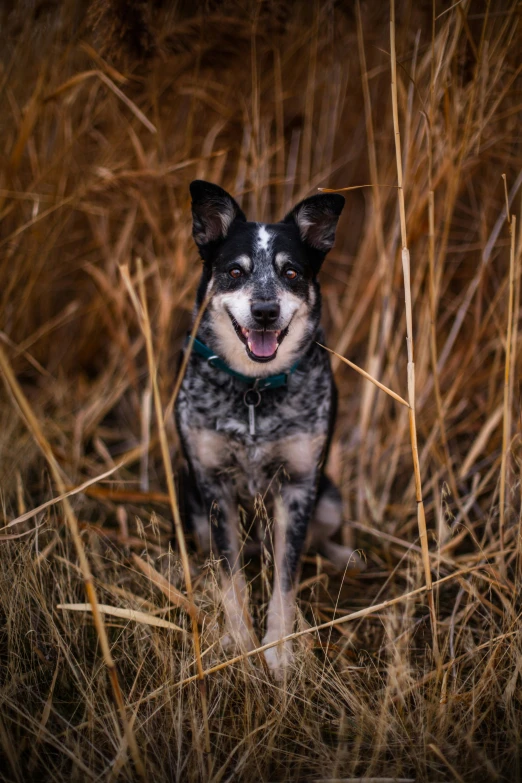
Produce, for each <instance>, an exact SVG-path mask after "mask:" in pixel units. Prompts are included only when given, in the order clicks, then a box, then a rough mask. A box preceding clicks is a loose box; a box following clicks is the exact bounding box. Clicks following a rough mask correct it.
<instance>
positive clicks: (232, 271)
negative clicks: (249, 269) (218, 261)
mask: <svg viewBox="0 0 522 783" xmlns="http://www.w3.org/2000/svg"><path fill="white" fill-rule="evenodd" d="M228 274H229V275H230V277H233V278H234V280H237V279H238V277H241V275H242V274H243V270H242V269H240V268H239V267H238V266H233V267H232V269H229V270H228Z"/></svg>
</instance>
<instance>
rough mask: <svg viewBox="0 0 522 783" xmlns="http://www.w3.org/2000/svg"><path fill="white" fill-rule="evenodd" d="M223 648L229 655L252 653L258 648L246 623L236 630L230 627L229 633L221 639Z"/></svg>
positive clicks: (236, 627)
mask: <svg viewBox="0 0 522 783" xmlns="http://www.w3.org/2000/svg"><path fill="white" fill-rule="evenodd" d="M221 646H222V647H223V649H224V650H225V651H226V652H228V653H233V652H238V651H239V652H250V650H255V647H256V645H255V640H254V638H253V635H252V633H251V632H250V631H249V629H248V628H247V627H246V625H245V624H244V623H242V624H241V625H239V626H235V627H234V628H231V627H230V625H229V626H228V631H227V633H226V634H225V635H224V636H223V638H222V639H221Z"/></svg>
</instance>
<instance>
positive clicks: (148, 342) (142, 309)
mask: <svg viewBox="0 0 522 783" xmlns="http://www.w3.org/2000/svg"><path fill="white" fill-rule="evenodd" d="M137 266H138V288H139V298H138V296H137V294H136V291H135V289H134V286H133V284H132V280H131V278H130V275H129V270H128V268H127V267H126V266H124V267H121V274H122V276H123V279H124V281H125V284H126V286H127V290H128V291H129V293H130V296H131V300H132V302H133V303H134V306H135V308H136V313H137V315H138V318H139V320H140V325H141V328H142V330H143V336H144V338H145V346H146V350H147V362H148V366H149V376H150V381H151V384H152V394H153V398H154V408H155V412H156V421H157V425H158V435H159V441H160V447H161V456H162V459H163V467H164V470H165V477H166V481H167V491H168V495H169V499H170V508H171V512H172V518H173V521H174V529H175V531H176V540H177V543H178V548H179V553H180V557H181V564H182V567H183V576H184V580H185V588H186V591H187V599H188V602H189V603H188V607H187V608H188V611H189V614H190V619H191V625H192V641H193V645H194V655H195V660H196V668H197V672H198V673H197V679H198V680H200V681H201V683H202V685H201V686H200V694H201V705H202V713H203V723H204V731H205V744H206V754H207V761H208V764H209V765H210V764H211V758H210V731H209V726H208V709H207V696H206V690H205V684H204V676H205V675H204V671H203V664H202V661H201V645H200V640H199V628H198V616H199V613H198V609H197V607H196V605H195V603H194V591H193V588H192V577H191V574H190V563H189V559H188V552H187V545H186V542H185V534H184V531H183V524H182V521H181V516H180V513H179V505H178V499H177V495H176V487H175V486H174V475H173V472H172V463H171V459H170V453H169V445H168V440H167V432H166V429H165V416H164V412H163V408H162V403H161V397H160V391H159V385H158V370H157V366H156V358H155V355H154V346H153V341H152V329H151V323H150V318H149V311H148V306H147V295H146V291H145V280H144V276H143V264H142V261H141V259H140V258H138V260H137ZM180 374H181V373H180ZM180 384H181V381H180ZM173 399H174V397H173ZM209 772H210V769H209Z"/></svg>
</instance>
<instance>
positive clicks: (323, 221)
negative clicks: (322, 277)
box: [283, 193, 344, 258]
mask: <svg viewBox="0 0 522 783" xmlns="http://www.w3.org/2000/svg"><path fill="white" fill-rule="evenodd" d="M343 207H344V196H341V195H339V194H338V193H321V194H319V195H317V196H311V197H310V198H306V199H305V200H304V201H301V202H300V203H299V204H297V206H295V207H294V208H293V209H292V211H291V212H289V213H288V215H287V216H286V217H285V218H284V220H283V223H295V224H296V226H297V228H298V229H299V235H300V237H301V241H302V242H304V243H305V245H308V246H309V247H311V248H313V250H315V251H317V252H318V254H321V255H322V257H323V258H324V256H325V255H326V254H327V253H328V252H329V251H330V250H331V249H332V247H333V244H334V242H335V229H336V228H337V221H338V220H339V215H340V214H341V212H342V211H343Z"/></svg>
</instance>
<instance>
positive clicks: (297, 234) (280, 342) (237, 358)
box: [190, 180, 344, 377]
mask: <svg viewBox="0 0 522 783" xmlns="http://www.w3.org/2000/svg"><path fill="white" fill-rule="evenodd" d="M190 193H191V195H192V215H193V220H194V223H193V231H192V233H193V236H194V240H195V242H196V245H197V246H198V248H199V252H200V255H201V258H202V259H203V261H204V272H203V276H202V280H201V285H200V288H199V291H198V303H199V304H201V302H202V301H203V300H204V298H205V296H206V295H209V296H210V299H209V304H208V308H207V311H206V313H205V316H204V318H203V322H202V333H203V336H204V339H205V341H206V342H207V343H208V345H209V347H211V348H212V350H215V351H216V353H218V354H219V355H220V356H222V357H223V359H225V361H226V362H227V364H228V365H229V366H230V367H231V368H232V369H234V370H236V371H237V372H241V373H243V374H244V375H248V376H252V377H260V376H266V375H272V374H274V373H279V372H284V371H285V370H288V369H290V367H291V366H292V365H293V364H294V362H295V361H297V359H298V358H299V356H300V355H301V354H302V352H303V351H304V350H305V349H306V347H307V346H308V344H309V343H310V340H311V339H312V337H313V336H314V334H315V331H316V328H317V326H318V323H319V319H320V315H321V303H320V294H319V285H318V283H317V273H318V272H319V269H320V267H321V264H322V262H323V260H324V258H325V256H326V254H327V253H328V251H329V250H330V249H331V248H332V246H333V243H334V240H335V229H336V226H337V221H338V219H339V215H340V214H341V212H342V209H343V206H344V198H343V196H340V195H337V194H325V195H317V196H312V197H311V198H308V199H305V200H304V201H301V203H299V204H298V205H297V206H296V207H294V208H293V209H292V211H291V212H289V213H288V215H287V216H286V217H285V218H284V220H282V221H281V222H280V223H270V224H265V223H251V222H248V221H247V219H246V217H245V215H244V214H243V212H242V211H241V209H240V207H239V206H238V204H237V203H236V202H235V201H234V199H233V198H232V196H230V195H229V194H228V193H227V192H226V191H225V190H223V189H222V188H220V187H218V186H217V185H213V184H211V183H209V182H203V181H201V180H196V181H195V182H192V184H191V186H190Z"/></svg>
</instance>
